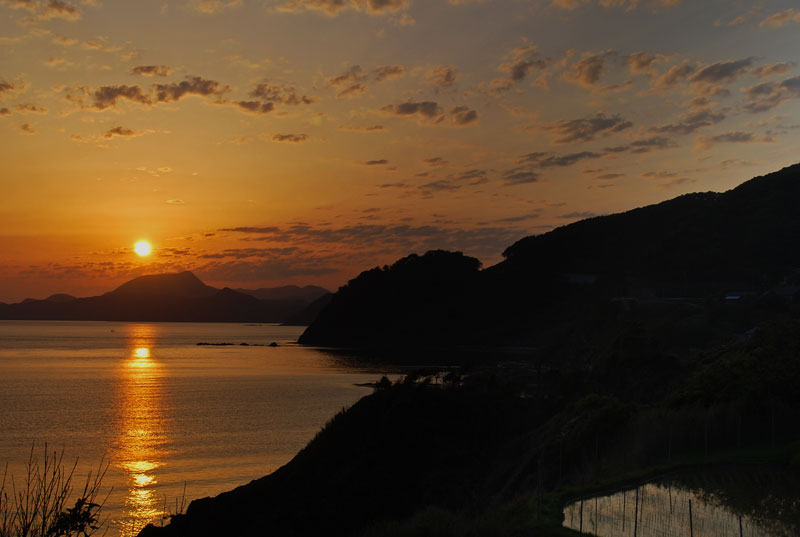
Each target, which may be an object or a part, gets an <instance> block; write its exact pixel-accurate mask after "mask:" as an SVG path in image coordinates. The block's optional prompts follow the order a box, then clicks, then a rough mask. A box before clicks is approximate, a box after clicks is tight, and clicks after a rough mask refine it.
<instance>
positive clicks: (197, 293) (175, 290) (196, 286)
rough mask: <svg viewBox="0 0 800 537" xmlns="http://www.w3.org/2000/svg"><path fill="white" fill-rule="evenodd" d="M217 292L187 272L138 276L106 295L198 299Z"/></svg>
mask: <svg viewBox="0 0 800 537" xmlns="http://www.w3.org/2000/svg"><path fill="white" fill-rule="evenodd" d="M218 292H219V290H218V289H215V288H213V287H210V286H208V285H206V284H204V283H203V282H202V281H200V278H198V277H197V276H195V275H194V274H193V273H191V272H189V271H188V270H187V271H184V272H177V273H175V274H149V275H146V276H139V277H138V278H134V279H132V280H131V281H129V282H127V283H124V284H122V285H120V286H119V287H117V288H116V289H114V290H113V291H111V292H109V293H106V294H107V295H118V296H173V297H183V298H198V297H207V296H212V295H214V294H216V293H218Z"/></svg>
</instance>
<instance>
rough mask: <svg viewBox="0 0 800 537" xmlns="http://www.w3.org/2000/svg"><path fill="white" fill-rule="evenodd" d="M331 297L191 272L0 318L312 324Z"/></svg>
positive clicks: (18, 308) (35, 305)
mask: <svg viewBox="0 0 800 537" xmlns="http://www.w3.org/2000/svg"><path fill="white" fill-rule="evenodd" d="M330 296H331V294H330V292H329V291H328V290H326V289H323V288H322V287H316V286H312V285H309V286H306V287H298V286H294V285H289V286H284V287H274V288H262V289H255V290H249V289H236V290H233V289H229V288H227V287H226V288H224V289H216V288H214V287H210V286H208V285H206V284H204V283H203V282H202V281H201V280H200V279H199V278H198V277H197V276H195V275H194V274H193V273H191V272H189V271H185V272H179V273H174V274H153V275H146V276H139V277H138V278H134V279H133V280H131V281H129V282H127V283H124V284H122V285H120V286H119V287H117V288H116V289H114V290H113V291H110V292H108V293H105V294H103V295H100V296H93V297H87V298H76V297H74V296H71V295H67V294H55V295H52V296H50V297H48V298H45V299H43V300H35V299H30V298H29V299H25V300H23V301H22V302H19V303H17V304H3V303H0V319H5V320H10V319H15V320H69V321H137V322H143V321H151V322H156V321H183V322H189V321H191V322H264V323H286V324H297V325H305V324H308V323H309V322H310V321H311V320H313V318H314V317H315V316H316V314H317V313H318V312H319V310H320V309H321V308H322V306H324V305H325V303H326V301H327V300H329V298H330Z"/></svg>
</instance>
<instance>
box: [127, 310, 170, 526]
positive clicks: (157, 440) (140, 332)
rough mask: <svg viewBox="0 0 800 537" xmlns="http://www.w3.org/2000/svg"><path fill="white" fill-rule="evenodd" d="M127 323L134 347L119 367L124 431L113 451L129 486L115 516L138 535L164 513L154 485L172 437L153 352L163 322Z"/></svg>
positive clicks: (161, 384)
mask: <svg viewBox="0 0 800 537" xmlns="http://www.w3.org/2000/svg"><path fill="white" fill-rule="evenodd" d="M127 328H128V334H127V338H128V342H129V345H128V349H129V353H128V355H127V356H126V358H125V359H124V361H123V366H122V367H121V368H120V377H119V395H118V409H119V419H120V434H119V437H118V440H117V450H116V452H115V453H114V460H115V465H116V466H117V467H118V468H119V469H120V470H122V472H123V473H124V474H125V476H126V482H127V487H128V491H127V495H126V497H125V502H124V507H123V513H122V516H121V517H120V519H119V520H117V521H115V522H116V524H115V525H117V526H118V527H119V530H120V535H121V536H122V537H128V536H133V535H136V534H137V533H138V532H139V530H141V529H142V527H144V526H145V525H146V524H147V523H148V522H154V521H157V520H159V519H160V517H161V516H162V514H163V510H162V509H161V502H160V497H159V495H158V494H157V493H156V490H155V486H156V485H157V484H158V474H157V470H158V469H159V468H160V467H161V466H162V465H163V464H164V458H165V454H166V453H165V444H166V440H167V429H166V418H165V415H164V407H163V403H162V398H163V396H164V385H163V371H162V369H163V366H162V364H161V363H159V361H158V359H157V356H156V353H154V343H155V340H156V336H157V333H156V332H157V330H158V327H157V326H154V325H146V324H142V325H130V326H128V327H127Z"/></svg>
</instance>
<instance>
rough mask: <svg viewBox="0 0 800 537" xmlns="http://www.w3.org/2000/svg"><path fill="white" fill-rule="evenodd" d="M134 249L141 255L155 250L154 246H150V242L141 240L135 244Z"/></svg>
mask: <svg viewBox="0 0 800 537" xmlns="http://www.w3.org/2000/svg"><path fill="white" fill-rule="evenodd" d="M133 250H134V251H135V252H136V253H137V254H139V255H140V256H142V257H144V256H146V255H150V252H152V251H153V248H152V247H151V246H150V243H149V242H147V241H139V242H137V243H136V244H135V245H134V246H133Z"/></svg>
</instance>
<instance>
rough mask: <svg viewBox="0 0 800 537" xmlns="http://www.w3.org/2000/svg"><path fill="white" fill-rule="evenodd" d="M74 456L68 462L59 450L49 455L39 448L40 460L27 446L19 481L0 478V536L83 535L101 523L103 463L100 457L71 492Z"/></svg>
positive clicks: (10, 476)
mask: <svg viewBox="0 0 800 537" xmlns="http://www.w3.org/2000/svg"><path fill="white" fill-rule="evenodd" d="M77 466H78V461H77V459H76V460H75V462H74V463H73V464H72V465H71V466H69V465H68V464H66V463H65V462H64V450H63V449H62V450H61V451H60V452H57V451H53V452H52V453H50V452H49V451H48V448H47V444H45V446H44V453H43V457H42V459H41V460H40V459H39V457H38V456H37V455H36V453H35V450H34V447H33V446H32V447H31V452H30V456H29V457H28V462H27V463H26V465H25V470H24V474H23V477H22V479H21V480H17V479H15V478H14V476H13V475H10V474H9V473H8V464H6V466H5V469H4V471H3V478H2V481H0V537H73V536H75V537H88V536H90V535H93V534H94V533H95V532H97V531H98V530H100V529H101V527H103V526H104V521H103V520H101V519H100V513H101V510H102V507H103V502H104V501H105V499H106V498H107V496H106V497H104V498H100V497H99V494H100V489H101V483H102V481H103V477H104V476H105V473H106V470H108V463H107V462H105V461H101V462H100V464H99V466H98V469H97V471H96V472H94V473H93V472H91V471H90V472H89V473H88V475H87V476H86V481H85V483H84V485H83V488H82V489H78V490H79V491H80V492H78V493H75V489H74V478H75V470H76V468H77Z"/></svg>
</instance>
